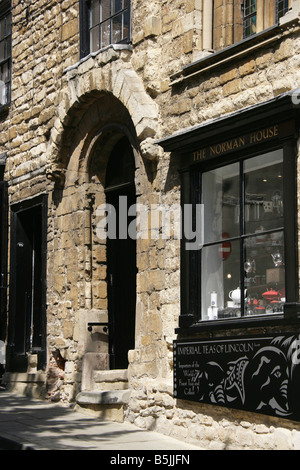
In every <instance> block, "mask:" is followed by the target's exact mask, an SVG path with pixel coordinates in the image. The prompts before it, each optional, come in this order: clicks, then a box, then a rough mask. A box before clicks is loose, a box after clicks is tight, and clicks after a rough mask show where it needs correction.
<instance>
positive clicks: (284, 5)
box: [277, 0, 289, 21]
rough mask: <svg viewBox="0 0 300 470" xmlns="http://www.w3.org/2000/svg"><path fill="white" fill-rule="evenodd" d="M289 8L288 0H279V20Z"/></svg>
mask: <svg viewBox="0 0 300 470" xmlns="http://www.w3.org/2000/svg"><path fill="white" fill-rule="evenodd" d="M288 9H289V1H288V0H277V21H278V20H279V18H281V17H282V16H283V15H285V14H286V12H287V11H288Z"/></svg>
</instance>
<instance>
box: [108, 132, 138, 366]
mask: <svg viewBox="0 0 300 470" xmlns="http://www.w3.org/2000/svg"><path fill="white" fill-rule="evenodd" d="M134 171H135V166H134V156H133V151H132V148H131V145H130V143H129V141H128V139H127V138H122V139H121V140H120V141H119V142H118V143H117V144H116V146H115V147H114V149H113V151H112V153H111V156H110V158H109V161H108V166H107V172H106V190H105V192H106V202H107V204H109V205H111V206H113V208H114V211H115V212H114V213H115V216H116V217H115V220H116V237H115V238H108V239H107V282H108V319H109V353H110V368H111V369H126V368H127V367H128V351H129V350H130V349H133V348H134V340H135V313H136V312H135V306H136V271H137V268H136V240H135V238H134V237H130V236H129V235H128V226H129V224H131V227H132V224H134V223H135V215H131V216H130V217H128V209H129V208H130V207H131V206H132V205H134V204H135V203H136V194H135V185H134Z"/></svg>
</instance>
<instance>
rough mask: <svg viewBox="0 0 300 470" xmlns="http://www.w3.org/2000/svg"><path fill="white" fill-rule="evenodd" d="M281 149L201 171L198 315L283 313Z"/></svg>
mask: <svg viewBox="0 0 300 470" xmlns="http://www.w3.org/2000/svg"><path fill="white" fill-rule="evenodd" d="M282 176H283V151H282V149H279V150H276V151H273V152H269V153H265V154H262V155H258V156H256V157H253V158H249V159H246V160H243V161H242V162H236V163H232V164H229V165H226V166H222V167H218V168H215V169H211V170H209V171H205V172H203V173H202V175H201V180H202V181H201V200H202V204H204V246H203V249H202V256H201V268H200V269H201V292H202V299H201V319H202V320H212V319H218V318H232V317H241V316H249V315H261V314H273V313H278V312H283V308H284V303H285V248H284V247H285V243H284V207H283V179H282Z"/></svg>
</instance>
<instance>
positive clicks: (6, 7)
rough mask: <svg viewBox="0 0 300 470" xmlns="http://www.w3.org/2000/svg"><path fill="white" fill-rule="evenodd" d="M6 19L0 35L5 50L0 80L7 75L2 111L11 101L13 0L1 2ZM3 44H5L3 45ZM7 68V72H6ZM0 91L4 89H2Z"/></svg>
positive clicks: (0, 16) (0, 11) (2, 16)
mask: <svg viewBox="0 0 300 470" xmlns="http://www.w3.org/2000/svg"><path fill="white" fill-rule="evenodd" d="M2 21H4V23H3V27H4V32H3V37H2V38H1V35H0V48H1V49H2V50H3V58H2V59H1V58H0V80H2V78H3V77H4V75H5V80H4V90H5V95H6V96H5V102H3V103H2V102H1V101H2V97H1V95H0V112H1V111H3V110H5V109H7V107H9V105H10V102H11V78H12V77H11V69H12V64H11V60H12V15H11V2H10V1H7V0H6V1H4V3H3V5H1V4H0V22H2ZM1 44H2V45H3V46H1ZM5 69H6V72H5ZM0 93H2V90H1V89H0Z"/></svg>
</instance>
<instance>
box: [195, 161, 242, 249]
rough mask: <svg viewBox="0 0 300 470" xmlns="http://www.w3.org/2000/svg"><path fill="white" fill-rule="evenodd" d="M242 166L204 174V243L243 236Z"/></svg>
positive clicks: (223, 168) (202, 199)
mask: <svg viewBox="0 0 300 470" xmlns="http://www.w3.org/2000/svg"><path fill="white" fill-rule="evenodd" d="M239 193H240V190H239V164H238V163H234V164H232V165H227V166H224V167H222V168H217V169H215V170H212V171H208V172H206V173H203V176H202V198H201V202H202V204H204V243H211V242H214V241H219V240H222V238H230V237H234V236H237V235H239V217H240V198H239Z"/></svg>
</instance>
